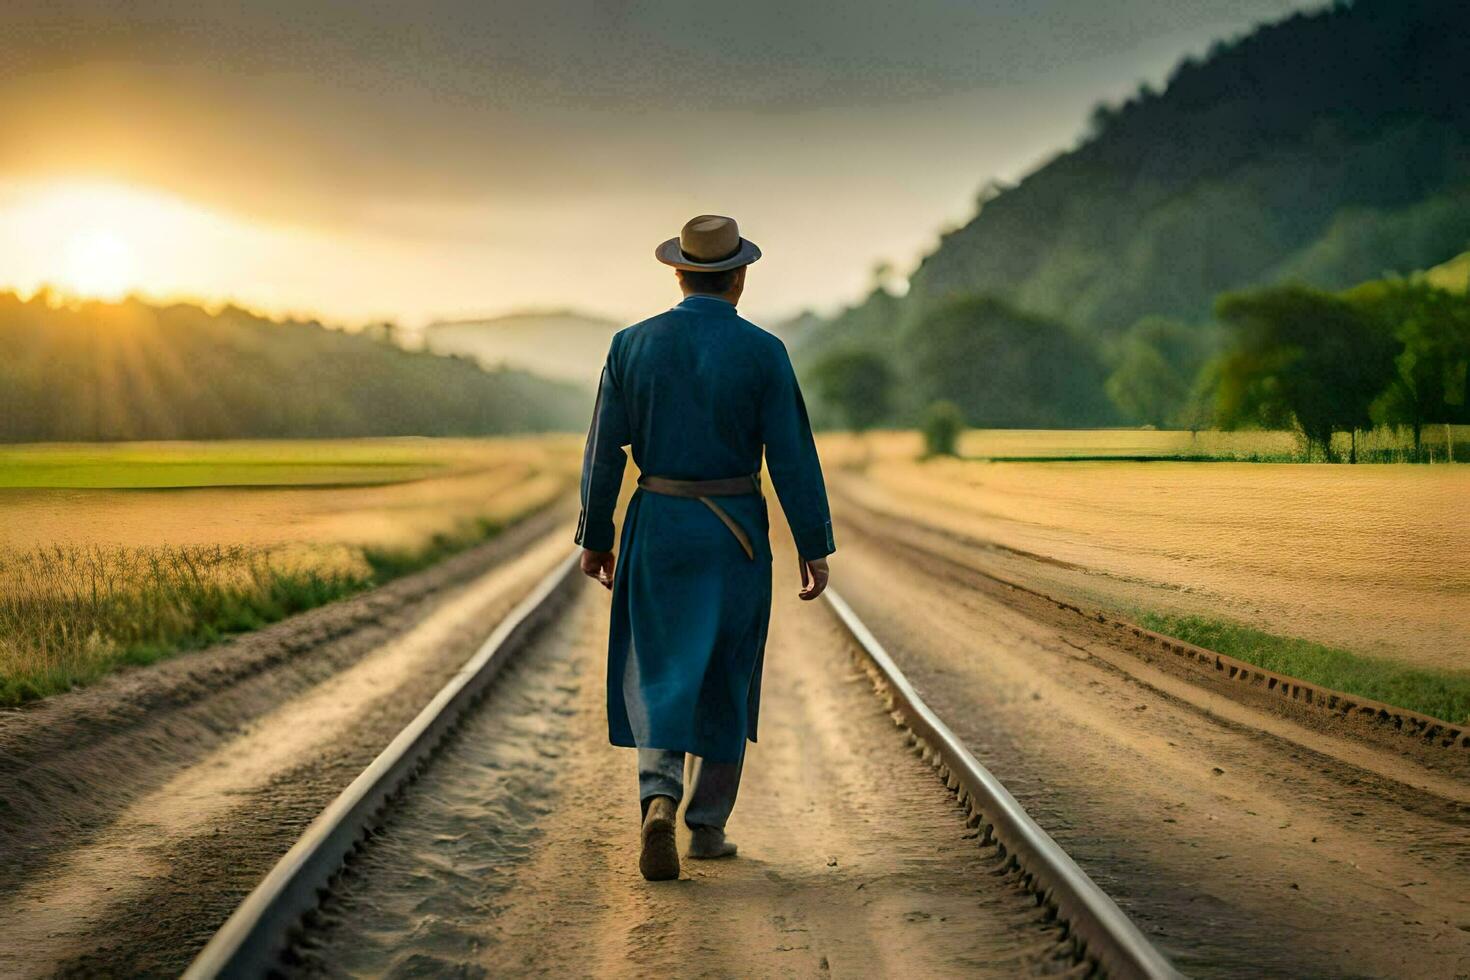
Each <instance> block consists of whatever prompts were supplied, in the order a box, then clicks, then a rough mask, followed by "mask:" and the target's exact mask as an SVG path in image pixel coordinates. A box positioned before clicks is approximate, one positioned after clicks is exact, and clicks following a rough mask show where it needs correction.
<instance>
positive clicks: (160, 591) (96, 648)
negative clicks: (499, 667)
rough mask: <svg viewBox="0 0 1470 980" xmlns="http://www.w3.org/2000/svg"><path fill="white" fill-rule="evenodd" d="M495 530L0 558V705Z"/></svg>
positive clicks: (237, 629) (419, 561)
mask: <svg viewBox="0 0 1470 980" xmlns="http://www.w3.org/2000/svg"><path fill="white" fill-rule="evenodd" d="M503 529H504V525H503V524H501V523H498V522H495V521H490V520H486V519H483V518H482V519H477V520H474V521H468V522H465V523H464V524H462V525H460V526H459V527H458V528H457V529H455V530H454V531H453V532H451V533H447V534H436V535H434V536H433V537H432V538H430V539H429V540H428V541H426V542H424V543H423V544H422V545H420V546H419V547H415V548H403V549H393V550H388V549H379V548H364V549H337V550H336V553H334V554H332V555H325V554H317V553H307V554H305V555H302V554H297V555H295V556H294V557H292V556H287V555H282V554H273V553H270V552H263V551H259V550H253V549H247V548H226V547H220V546H206V547H199V546H193V547H156V548H64V547H50V548H42V549H36V550H34V551H29V552H21V553H8V554H6V553H0V706H6V707H14V706H17V705H21V704H24V703H26V702H28V701H34V700H37V699H39V698H44V697H48V696H50V695H52V694H57V693H60V692H62V691H66V690H70V689H71V688H74V687H78V686H81V685H85V684H89V683H92V682H93V681H95V680H97V679H98V678H100V677H103V676H104V675H106V674H108V673H110V672H111V671H113V670H115V669H116V668H118V667H121V666H136V665H143V664H151V663H154V662H157V661H159V660H162V659H164V658H166V657H169V656H172V655H174V654H176V653H179V652H182V651H185V650H193V649H197V648H199V647H204V646H208V645H210V644H213V643H218V642H220V641H221V640H224V639H228V638H229V637H231V636H234V635H237V634H240V633H246V632H249V631H251V630H256V629H260V628H261V627H263V626H267V625H269V624H271V623H274V622H278V621H279V620H282V619H285V618H286V617H288V616H292V615H294V614H296V613H299V612H304V611H306V610H308V609H314V608H316V607H318V606H322V605H325V604H327V603H329V602H334V601H336V600H338V599H343V598H346V597H348V596H351V595H354V594H356V593H358V592H362V591H363V590H365V589H369V588H372V587H374V586H377V585H381V584H383V583H385V582H388V581H391V580H393V579H395V578H398V577H400V576H403V575H407V574H409V573H411V572H416V571H419V570H420V569H423V568H426V567H428V566H429V565H432V564H434V563H435V562H438V561H441V560H443V559H444V558H447V557H449V556H450V555H453V554H455V553H457V552H460V551H464V550H465V549H467V548H470V547H472V546H474V545H476V544H479V543H481V542H483V541H486V540H488V539H490V538H492V537H495V536H496V535H497V534H499V533H500V532H501V531H502V530H503Z"/></svg>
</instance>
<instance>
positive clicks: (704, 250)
mask: <svg viewBox="0 0 1470 980" xmlns="http://www.w3.org/2000/svg"><path fill="white" fill-rule="evenodd" d="M653 255H654V257H655V258H657V259H658V260H659V261H660V262H662V263H663V264H664V265H671V266H673V267H674V268H675V269H688V270H689V271H691V272H724V271H725V270H726V269H738V268H740V267H741V266H742V265H750V263H752V262H754V261H755V260H756V259H758V258H760V257H761V250H760V249H758V248H756V246H755V242H752V241H748V240H746V239H744V238H741V237H740V226H739V225H738V224H736V223H735V219H734V218H727V217H725V216H724V215H721V214H701V215H699V216H697V217H694V218H690V219H689V220H688V221H686V222H684V228H683V230H682V231H680V232H679V237H678V238H670V239H669V240H668V241H666V242H664V243H663V244H662V245H660V246H659V247H658V248H656V249H654V250H653Z"/></svg>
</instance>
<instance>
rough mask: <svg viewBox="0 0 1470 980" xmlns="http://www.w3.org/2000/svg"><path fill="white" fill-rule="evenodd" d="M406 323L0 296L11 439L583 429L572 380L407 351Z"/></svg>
mask: <svg viewBox="0 0 1470 980" xmlns="http://www.w3.org/2000/svg"><path fill="white" fill-rule="evenodd" d="M392 341H393V331H392V330H391V329H388V328H386V327H383V326H378V327H375V328H373V329H370V330H365V331H363V332H361V333H348V332H345V331H342V330H334V329H330V328H327V327H325V326H323V325H322V324H320V323H317V322H302V321H294V320H286V321H277V320H271V319H268V318H266V317H262V316H259V315H257V314H254V313H251V312H249V311H247V310H243V309H240V308H238V307H225V308H224V309H222V310H219V311H218V312H210V311H207V310H204V309H202V308H200V307H198V306H194V305H190V304H173V305H166V306H155V305H151V304H149V303H146V302H143V301H141V300H138V299H127V300H123V301H121V302H118V303H102V302H86V303H80V304H76V305H61V304H58V303H56V302H54V301H53V299H52V297H50V296H49V295H47V294H45V293H40V294H37V295H36V296H33V297H31V298H29V299H22V298H21V297H20V296H18V295H16V294H13V293H0V441H4V442H29V441H70V440H86V441H103V440H122V439H228V438H306V437H357V436H399V435H426V436H448V435H455V436H470V435H491V434H499V433H510V432H528V431H549V430H572V429H577V428H579V427H581V426H582V425H584V424H585V423H586V417H585V416H586V411H587V410H588V407H589V402H590V397H589V395H588V394H587V393H586V392H583V391H581V390H579V389H578V388H576V387H575V386H572V385H564V384H558V383H554V382H550V381H545V380H543V379H541V378H537V377H534V376H532V375H529V374H525V373H524V372H519V371H508V370H502V371H485V370H482V369H481V368H480V367H479V366H478V365H477V364H475V363H474V362H473V361H470V360H468V359H463V358H455V357H442V356H439V355H436V354H430V353H424V352H415V351H408V350H404V349H402V348H401V347H399V346H397V345H396V344H395V343H393V342H392Z"/></svg>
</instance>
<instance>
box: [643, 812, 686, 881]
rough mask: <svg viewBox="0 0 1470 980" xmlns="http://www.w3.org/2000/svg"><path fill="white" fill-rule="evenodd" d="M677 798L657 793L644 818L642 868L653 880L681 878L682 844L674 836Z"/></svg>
mask: <svg viewBox="0 0 1470 980" xmlns="http://www.w3.org/2000/svg"><path fill="white" fill-rule="evenodd" d="M677 810H678V804H677V803H675V802H674V800H673V797H669V796H655V797H653V798H652V799H650V800H649V801H648V813H646V814H645V815H644V817H643V854H642V855H641V856H640V857H639V858H638V870H639V871H642V872H643V877H645V878H647V879H648V880H649V881H672V880H673V879H675V878H677V877H679V845H678V842H677V841H676V840H675V838H674V814H675V811H677Z"/></svg>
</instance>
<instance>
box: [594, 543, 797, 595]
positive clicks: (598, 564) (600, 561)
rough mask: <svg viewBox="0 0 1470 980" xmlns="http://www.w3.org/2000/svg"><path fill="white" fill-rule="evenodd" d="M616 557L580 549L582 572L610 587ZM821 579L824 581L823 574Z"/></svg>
mask: <svg viewBox="0 0 1470 980" xmlns="http://www.w3.org/2000/svg"><path fill="white" fill-rule="evenodd" d="M616 560H617V559H615V558H614V557H613V553H612V552H611V551H593V550H592V549H590V548H583V549H582V574H584V575H586V576H587V577H588V578H595V579H597V581H599V582H601V583H602V586H603V588H605V589H611V588H612V583H613V564H614V562H616ZM822 581H824V582H825V581H826V575H825V574H823V576H822Z"/></svg>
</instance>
